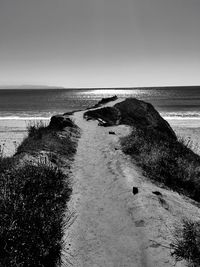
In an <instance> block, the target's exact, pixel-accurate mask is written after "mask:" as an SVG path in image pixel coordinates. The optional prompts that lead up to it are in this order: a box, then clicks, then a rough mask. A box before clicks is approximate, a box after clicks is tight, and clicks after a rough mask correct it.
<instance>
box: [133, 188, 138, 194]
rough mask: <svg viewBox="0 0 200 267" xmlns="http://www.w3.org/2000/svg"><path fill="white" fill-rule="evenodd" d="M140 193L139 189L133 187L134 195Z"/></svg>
mask: <svg viewBox="0 0 200 267" xmlns="http://www.w3.org/2000/svg"><path fill="white" fill-rule="evenodd" d="M138 192H139V190H138V188H137V187H134V186H133V195H136V194H138Z"/></svg>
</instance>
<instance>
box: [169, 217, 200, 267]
mask: <svg viewBox="0 0 200 267" xmlns="http://www.w3.org/2000/svg"><path fill="white" fill-rule="evenodd" d="M171 249H172V252H171V255H172V256H173V257H174V258H175V259H176V261H181V260H186V261H187V262H188V265H189V266H193V267H198V266H200V222H192V221H190V220H184V221H183V224H182V227H177V228H176V229H175V232H174V240H173V242H172V243H171Z"/></svg>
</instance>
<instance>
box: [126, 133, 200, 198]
mask: <svg viewBox="0 0 200 267" xmlns="http://www.w3.org/2000/svg"><path fill="white" fill-rule="evenodd" d="M121 144H122V149H123V151H124V152H125V153H127V154H129V155H131V157H132V158H134V159H135V160H136V162H137V164H138V165H139V166H141V167H142V169H143V170H144V172H145V174H146V175H147V176H148V177H149V178H150V179H152V180H154V181H156V182H159V183H162V184H164V185H166V186H168V187H170V188H171V189H173V190H176V191H178V192H181V193H184V194H186V195H188V196H189V197H191V198H193V199H194V200H196V201H200V156H198V155H197V154H195V153H194V152H193V151H192V150H191V149H190V147H187V144H184V142H179V141H176V140H173V139H170V138H167V137H166V136H163V135H162V134H159V133H158V132H155V131H153V130H143V129H136V128H133V130H132V133H131V135H129V136H128V137H125V138H123V139H122V140H121Z"/></svg>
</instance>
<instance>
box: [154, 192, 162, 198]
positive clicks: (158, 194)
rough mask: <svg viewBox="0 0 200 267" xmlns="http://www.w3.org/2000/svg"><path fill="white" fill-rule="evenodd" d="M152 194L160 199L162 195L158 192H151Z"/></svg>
mask: <svg viewBox="0 0 200 267" xmlns="http://www.w3.org/2000/svg"><path fill="white" fill-rule="evenodd" d="M152 193H153V194H154V195H156V196H160V197H161V196H162V194H161V193H160V192H159V191H153V192H152Z"/></svg>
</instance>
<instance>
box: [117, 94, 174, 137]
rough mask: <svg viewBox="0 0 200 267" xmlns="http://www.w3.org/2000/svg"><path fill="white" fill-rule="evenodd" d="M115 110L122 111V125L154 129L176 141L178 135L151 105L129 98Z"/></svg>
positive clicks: (118, 104)
mask: <svg viewBox="0 0 200 267" xmlns="http://www.w3.org/2000/svg"><path fill="white" fill-rule="evenodd" d="M114 108H117V109H118V110H119V111H120V114H121V119H120V124H127V125H134V126H136V127H140V128H143V129H148V128H149V129H153V130H156V131H158V132H160V133H162V134H164V135H167V136H168V137H170V138H173V139H176V135H175V133H174V131H173V130H172V128H171V127H170V125H169V123H168V122H167V121H165V120H164V119H163V118H162V117H161V116H160V114H159V113H158V112H157V110H156V109H155V108H154V107H153V106H152V105H151V104H150V103H146V102H144V101H141V100H138V99H136V98H127V99H126V100H124V101H122V102H120V103H117V104H116V105H114Z"/></svg>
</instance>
